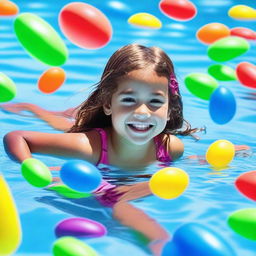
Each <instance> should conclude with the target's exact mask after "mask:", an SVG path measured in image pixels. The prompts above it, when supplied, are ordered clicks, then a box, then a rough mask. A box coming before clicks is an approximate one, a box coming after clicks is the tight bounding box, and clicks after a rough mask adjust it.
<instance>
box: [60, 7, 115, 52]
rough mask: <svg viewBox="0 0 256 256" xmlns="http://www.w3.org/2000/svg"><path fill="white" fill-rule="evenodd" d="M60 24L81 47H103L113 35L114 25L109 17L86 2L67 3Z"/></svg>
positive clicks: (72, 40) (62, 29) (68, 35)
mask: <svg viewBox="0 0 256 256" xmlns="http://www.w3.org/2000/svg"><path fill="white" fill-rule="evenodd" d="M59 26H60V29H61V31H62V32H63V34H64V35H65V36H66V37H67V38H68V39H69V40H70V41H71V42H72V43H73V44H75V45H77V46H79V47H81V48H86V49H97V48H101V47H103V46H105V45H106V44H107V43H108V42H109V41H110V39H111V37H112V26H111V23H110V21H109V20H108V18H107V17H106V16H105V15H104V14H103V13H102V12H101V11H100V10H98V9H97V8H95V7H94V6H92V5H89V4H86V3H81V2H74V3H70V4H67V5H65V6H64V7H63V8H62V9H61V11H60V14H59Z"/></svg>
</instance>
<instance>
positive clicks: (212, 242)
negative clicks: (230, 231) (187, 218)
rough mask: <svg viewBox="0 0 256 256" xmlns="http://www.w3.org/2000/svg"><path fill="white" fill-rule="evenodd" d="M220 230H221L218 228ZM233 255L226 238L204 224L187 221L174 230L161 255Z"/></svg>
mask: <svg viewBox="0 0 256 256" xmlns="http://www.w3.org/2000/svg"><path fill="white" fill-rule="evenodd" d="M220 232H221V230H220ZM188 255H189V256H206V255H207V256H234V255H235V253H234V251H233V249H232V248H231V246H230V245H229V244H228V243H227V241H226V239H225V238H224V237H222V236H221V235H219V234H217V233H216V232H215V231H213V230H211V229H209V228H208V227H206V226H205V225H201V224H198V223H187V224H184V225H182V226H181V227H180V228H178V229H177V230H176V232H175V233H174V235H173V239H172V241H170V242H168V243H167V244H166V245H165V247H164V249H163V252H162V256H188Z"/></svg>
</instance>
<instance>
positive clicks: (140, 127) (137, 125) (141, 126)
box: [128, 123, 153, 130]
mask: <svg viewBox="0 0 256 256" xmlns="http://www.w3.org/2000/svg"><path fill="white" fill-rule="evenodd" d="M128 125H131V126H133V127H135V128H136V129H138V130H146V129H148V128H150V127H151V126H153V125H152V124H149V123H146V124H145V123H128Z"/></svg>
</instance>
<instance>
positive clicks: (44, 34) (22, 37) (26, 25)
mask: <svg viewBox="0 0 256 256" xmlns="http://www.w3.org/2000/svg"><path fill="white" fill-rule="evenodd" d="M14 31H15V33H16V36H17V38H18V40H19V41H20V43H21V44H22V46H23V47H24V48H25V50H27V51H28V53H29V54H30V55H31V56H32V57H34V58H36V59H37V60H39V61H41V62H43V63H44V64H47V65H50V66H60V65H62V64H64V63H65V62H66V60H67V58H68V50H67V47H66V46H65V44H64V42H63V41H62V39H61V38H60V36H59V35H58V34H57V32H56V31H55V30H54V29H53V27H52V26H51V25H50V24H48V23H47V22H46V21H45V20H43V19H42V18H40V17H39V16H37V15H35V14H32V13H23V14H20V15H19V16H18V17H17V18H16V19H15V21H14Z"/></svg>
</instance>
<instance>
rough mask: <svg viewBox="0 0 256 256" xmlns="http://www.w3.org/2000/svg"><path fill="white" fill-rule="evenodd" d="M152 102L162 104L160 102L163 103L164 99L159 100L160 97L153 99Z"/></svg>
mask: <svg viewBox="0 0 256 256" xmlns="http://www.w3.org/2000/svg"><path fill="white" fill-rule="evenodd" d="M150 103H151V104H157V105H160V104H163V101H161V100H158V99H153V100H151V101H150Z"/></svg>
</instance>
